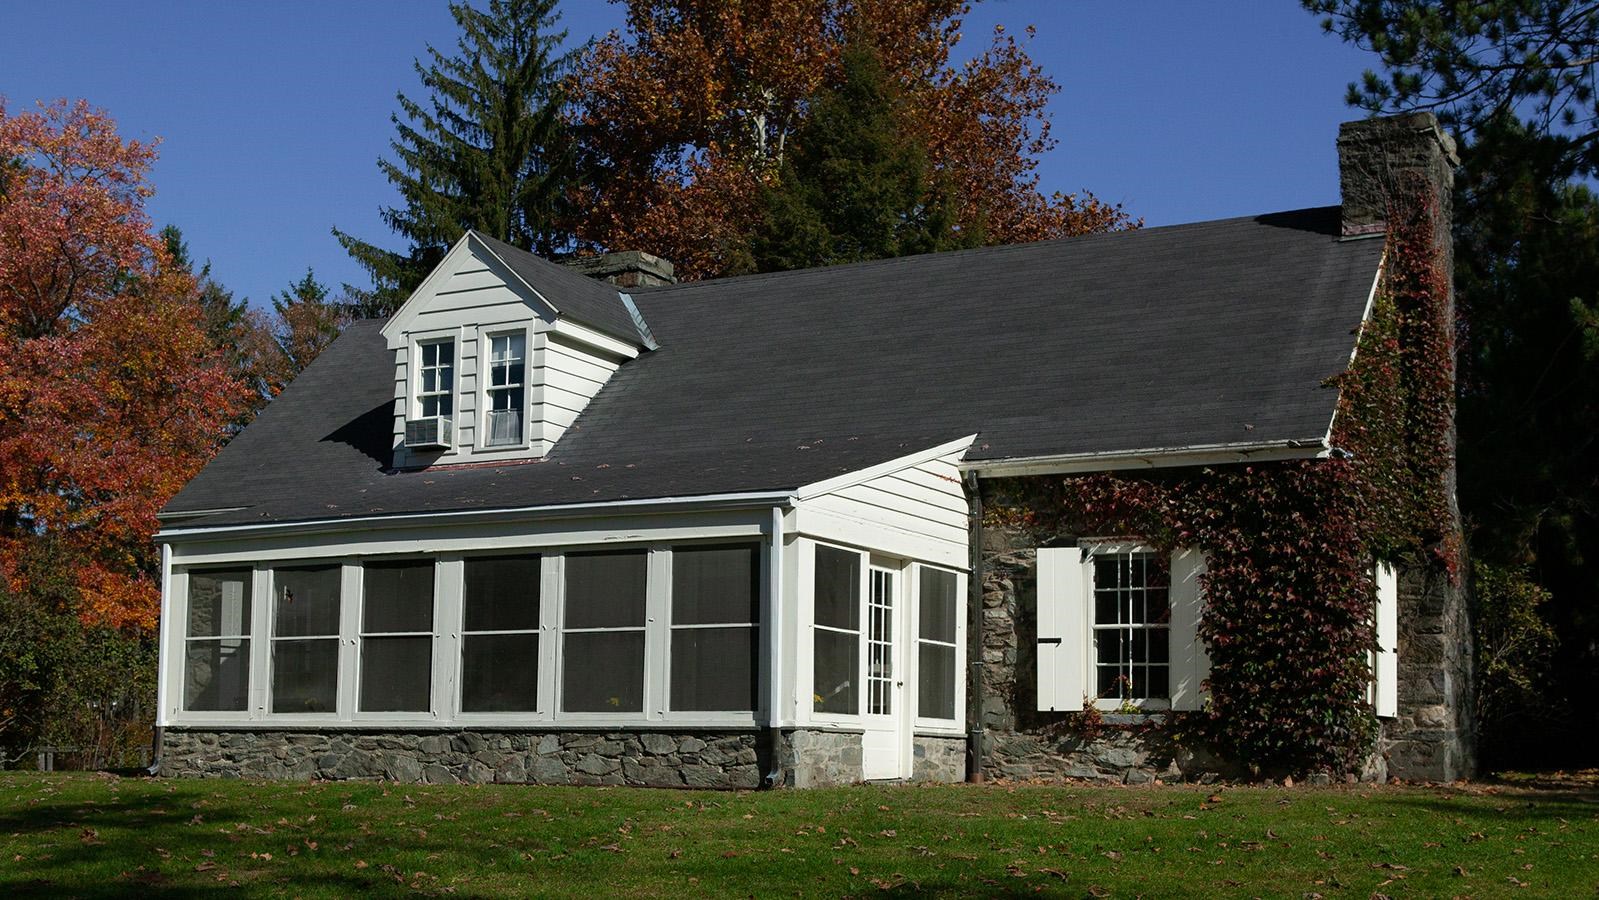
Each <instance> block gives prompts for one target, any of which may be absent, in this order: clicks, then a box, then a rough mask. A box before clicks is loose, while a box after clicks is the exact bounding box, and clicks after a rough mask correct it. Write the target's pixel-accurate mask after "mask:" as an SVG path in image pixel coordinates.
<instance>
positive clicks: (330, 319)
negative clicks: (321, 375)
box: [272, 269, 350, 390]
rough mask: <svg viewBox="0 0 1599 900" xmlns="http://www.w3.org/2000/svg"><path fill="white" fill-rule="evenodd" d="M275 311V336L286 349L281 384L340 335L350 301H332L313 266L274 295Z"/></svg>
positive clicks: (307, 364)
mask: <svg viewBox="0 0 1599 900" xmlns="http://www.w3.org/2000/svg"><path fill="white" fill-rule="evenodd" d="M272 311H273V312H274V313H275V314H276V318H277V321H276V323H275V328H274V334H273V336H274V337H275V338H276V339H277V344H278V349H279V350H281V351H282V353H283V371H282V372H281V373H280V375H279V382H280V385H281V384H287V383H288V382H289V381H290V380H291V379H293V378H294V376H295V375H298V374H300V373H301V372H303V371H305V367H306V366H309V365H310V364H311V361H312V360H314V359H316V358H317V354H319V353H321V352H322V351H323V350H325V349H327V346H328V345H329V344H331V343H333V340H334V338H337V337H338V336H339V330H340V329H342V328H343V327H344V324H345V322H347V321H349V317H350V313H349V308H348V304H344V303H335V302H330V301H329V300H328V288H327V285H324V284H322V283H321V282H319V281H317V280H316V273H315V272H313V271H311V270H310V269H306V270H305V277H304V278H301V279H300V280H299V281H297V282H295V283H293V284H291V285H289V288H288V290H285V291H283V292H282V293H280V294H278V295H276V296H274V297H273V298H272ZM279 389H280V390H281V387H279Z"/></svg>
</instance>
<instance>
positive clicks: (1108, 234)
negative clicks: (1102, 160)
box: [633, 204, 1338, 296]
mask: <svg viewBox="0 0 1599 900" xmlns="http://www.w3.org/2000/svg"><path fill="white" fill-rule="evenodd" d="M1333 209H1338V206H1337V205H1336V204H1329V205H1326V206H1306V207H1302V208H1300V209H1284V210H1276V211H1273V212H1264V213H1255V214H1253V215H1243V216H1228V217H1226V218H1222V219H1202V220H1200V221H1198V222H1174V223H1172V224H1169V225H1152V226H1149V227H1144V226H1139V227H1137V228H1123V229H1118V230H1116V231H1101V232H1095V233H1093V234H1077V235H1071V236H1068V237H1057V238H1044V239H1042V240H1037V241H1024V242H1021V243H1015V244H993V245H990V246H986V247H964V248H962V249H959V250H937V251H933V252H931V253H913V254H910V255H908V256H889V257H884V258H883V259H863V260H859V261H857V262H847V263H837V264H835V265H831V266H812V267H810V268H805V269H785V270H783V271H780V272H752V273H750V274H747V275H724V276H722V277H720V278H706V279H703V280H700V281H679V282H677V283H676V284H663V285H653V286H650V287H639V288H634V289H633V293H634V294H635V295H640V296H653V295H656V294H664V293H670V292H673V291H679V290H682V289H684V288H695V287H703V286H706V285H723V284H729V283H751V282H756V281H766V280H771V279H776V278H785V277H789V276H797V275H803V274H806V273H813V272H836V271H846V270H854V269H868V268H875V267H890V266H895V265H908V264H913V263H917V262H919V261H921V260H926V259H930V258H934V257H937V258H940V259H953V258H956V257H960V256H989V255H994V256H998V255H1002V254H1005V253H1010V252H1019V251H1022V250H1031V249H1037V248H1038V247H1041V246H1048V245H1058V244H1082V243H1087V242H1100V241H1106V240H1118V239H1120V240H1126V239H1128V238H1131V237H1133V236H1135V235H1143V234H1155V233H1164V232H1171V231H1176V230H1179V229H1198V228H1205V227H1211V226H1218V225H1231V224H1236V223H1239V222H1248V221H1258V220H1260V219H1263V218H1266V217H1268V216H1289V215H1295V214H1304V213H1314V212H1323V211H1326V210H1333Z"/></svg>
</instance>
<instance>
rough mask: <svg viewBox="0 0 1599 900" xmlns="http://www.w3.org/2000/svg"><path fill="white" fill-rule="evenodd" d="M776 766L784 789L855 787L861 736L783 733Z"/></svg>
mask: <svg viewBox="0 0 1599 900" xmlns="http://www.w3.org/2000/svg"><path fill="white" fill-rule="evenodd" d="M778 765H779V766H780V767H781V769H782V774H783V785H784V786H785V787H797V788H810V787H833V786H835V785H840V784H856V783H858V782H860V781H861V735H860V732H847V731H808V730H793V731H785V732H783V743H782V747H781V749H779V751H778Z"/></svg>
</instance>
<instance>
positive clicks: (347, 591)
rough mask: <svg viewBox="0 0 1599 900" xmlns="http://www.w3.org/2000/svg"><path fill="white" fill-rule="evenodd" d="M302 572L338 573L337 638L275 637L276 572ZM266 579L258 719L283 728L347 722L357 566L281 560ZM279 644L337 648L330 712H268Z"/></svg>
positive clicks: (357, 596)
mask: <svg viewBox="0 0 1599 900" xmlns="http://www.w3.org/2000/svg"><path fill="white" fill-rule="evenodd" d="M303 568H331V569H335V570H337V571H338V573H339V630H338V633H337V634H334V635H318V636H308V635H307V636H298V635H297V636H292V637H281V638H280V637H279V636H278V633H277V615H276V613H277V609H278V596H277V593H278V578H277V575H278V570H280V569H303ZM266 575H267V578H266V581H267V588H268V591H269V593H268V594H267V601H268V602H266V603H264V604H262V606H263V607H264V609H265V610H266V622H267V632H266V634H267V641H266V642H265V643H266V650H265V652H264V653H263V657H264V659H263V660H262V661H261V664H260V666H259V670H260V671H262V673H263V674H264V677H265V682H264V683H263V684H262V685H261V691H262V696H263V704H262V707H261V718H262V719H264V720H265V721H268V722H283V723H287V724H300V723H304V724H318V723H321V724H326V723H330V722H343V721H348V720H349V717H350V710H352V709H354V703H353V699H354V698H353V688H354V681H355V678H354V673H353V672H352V671H351V666H352V664H353V663H354V661H355V654H354V650H355V640H354V627H355V622H354V620H353V618H352V613H353V614H354V615H355V616H359V607H358V606H357V607H353V608H352V604H351V601H352V600H355V601H356V602H359V600H360V577H361V576H360V566H359V564H356V563H352V562H351V561H350V560H348V559H293V560H283V561H281V562H276V563H274V564H273V565H271V566H270V567H269V568H268V569H267V572H266ZM280 640H283V641H297V640H299V641H305V640H317V641H321V640H333V641H335V642H336V646H337V647H338V653H337V656H336V662H335V664H334V669H333V671H334V705H333V709H332V710H330V711H328V712H325V713H300V712H293V713H279V712H273V711H272V701H273V693H274V692H273V685H274V682H273V678H274V675H275V673H274V672H273V662H274V657H275V653H274V651H275V650H276V649H277V644H278V641H280ZM252 649H253V645H252ZM256 670H257V667H255V666H252V667H251V671H252V672H254V671H256Z"/></svg>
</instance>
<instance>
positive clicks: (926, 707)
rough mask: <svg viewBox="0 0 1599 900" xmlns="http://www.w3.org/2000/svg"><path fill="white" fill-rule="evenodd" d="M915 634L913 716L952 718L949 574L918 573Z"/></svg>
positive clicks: (953, 610)
mask: <svg viewBox="0 0 1599 900" xmlns="http://www.w3.org/2000/svg"><path fill="white" fill-rule="evenodd" d="M920 581H921V589H920V591H919V594H920V596H919V597H918V598H917V599H918V604H917V605H918V610H919V614H918V619H919V620H920V621H919V622H918V623H917V631H916V707H917V709H916V712H917V715H919V716H921V717H922V718H924V719H953V718H955V679H956V677H957V676H956V672H955V625H956V622H957V621H958V620H957V611H958V609H959V606H960V604H959V603H958V602H957V601H958V599H959V598H958V594H957V591H956V587H957V585H958V584H959V580H958V579H957V578H956V577H955V573H953V572H945V571H943V570H942V569H929V568H926V567H923V568H922V569H921V576H920Z"/></svg>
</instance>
